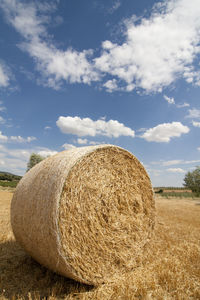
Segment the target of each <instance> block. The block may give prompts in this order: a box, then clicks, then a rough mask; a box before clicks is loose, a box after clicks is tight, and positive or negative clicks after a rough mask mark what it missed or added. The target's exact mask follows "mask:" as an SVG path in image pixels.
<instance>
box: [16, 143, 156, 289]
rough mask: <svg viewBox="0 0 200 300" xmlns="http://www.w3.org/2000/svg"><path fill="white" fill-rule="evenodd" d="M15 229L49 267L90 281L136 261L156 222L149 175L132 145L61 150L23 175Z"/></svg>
mask: <svg viewBox="0 0 200 300" xmlns="http://www.w3.org/2000/svg"><path fill="white" fill-rule="evenodd" d="M11 223H12V228H13V232H14V234H15V237H16V239H17V240H18V241H19V243H20V244H21V245H22V246H23V247H24V248H25V250H26V251H27V252H28V253H29V254H30V255H32V256H33V257H34V258H35V259H36V260H37V261H39V262H40V263H41V264H43V265H45V266H47V267H49V268H50V269H52V270H54V271H56V272H58V273H60V274H63V275H65V276H68V277H71V278H73V279H76V280H79V281H82V282H84V283H89V284H98V283H102V282H108V281H110V280H113V279H114V278H115V277H117V276H119V275H120V273H123V272H126V271H130V270H131V269H133V268H134V267H135V265H136V262H135V258H136V257H137V254H138V253H139V252H140V251H141V249H142V248H143V246H144V244H145V243H146V241H147V240H148V238H149V237H150V234H151V232H152V228H153V226H154V200H153V192H152V187H151V183H150V179H149V177H148V175H147V173H146V171H145V169H144V167H143V166H142V165H141V164H140V163H139V161H138V160H137V159H136V158H135V157H134V156H133V155H132V154H130V153H129V152H128V151H126V150H124V149H122V148H119V147H116V146H112V145H101V146H91V147H82V148H76V149H72V150H68V151H63V152H61V153H58V154H56V155H54V156H53V157H49V158H47V159H46V160H44V161H42V162H41V163H39V164H38V165H36V166H35V167H34V168H32V169H31V170H30V171H29V172H28V173H27V174H26V175H25V176H24V177H23V179H22V180H21V181H20V183H19V185H18V187H17V189H16V192H15V194H14V197H13V201H12V205H11Z"/></svg>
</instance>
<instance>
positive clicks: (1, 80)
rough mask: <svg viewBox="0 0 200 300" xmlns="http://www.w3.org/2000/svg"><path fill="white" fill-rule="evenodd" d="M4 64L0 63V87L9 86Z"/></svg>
mask: <svg viewBox="0 0 200 300" xmlns="http://www.w3.org/2000/svg"><path fill="white" fill-rule="evenodd" d="M8 73H9V72H8V70H7V68H6V67H5V64H3V63H0V87H7V86H8V85H9V81H10V79H9V74H8Z"/></svg>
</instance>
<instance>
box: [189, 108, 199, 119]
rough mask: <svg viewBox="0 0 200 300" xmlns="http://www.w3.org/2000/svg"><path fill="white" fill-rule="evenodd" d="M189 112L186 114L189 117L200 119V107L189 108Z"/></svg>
mask: <svg viewBox="0 0 200 300" xmlns="http://www.w3.org/2000/svg"><path fill="white" fill-rule="evenodd" d="M188 112H189V114H188V115H187V116H186V117H187V118H193V119H200V109H196V108H193V109H189V110H188Z"/></svg>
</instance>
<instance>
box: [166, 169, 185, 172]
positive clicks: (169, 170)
mask: <svg viewBox="0 0 200 300" xmlns="http://www.w3.org/2000/svg"><path fill="white" fill-rule="evenodd" d="M167 171H168V172H172V173H185V171H184V170H183V169H181V168H169V169H167Z"/></svg>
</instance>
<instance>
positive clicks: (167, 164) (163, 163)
mask: <svg viewBox="0 0 200 300" xmlns="http://www.w3.org/2000/svg"><path fill="white" fill-rule="evenodd" d="M182 162H183V161H182V160H180V159H174V160H168V161H164V162H162V165H163V166H173V165H179V164H181V163H182Z"/></svg>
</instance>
